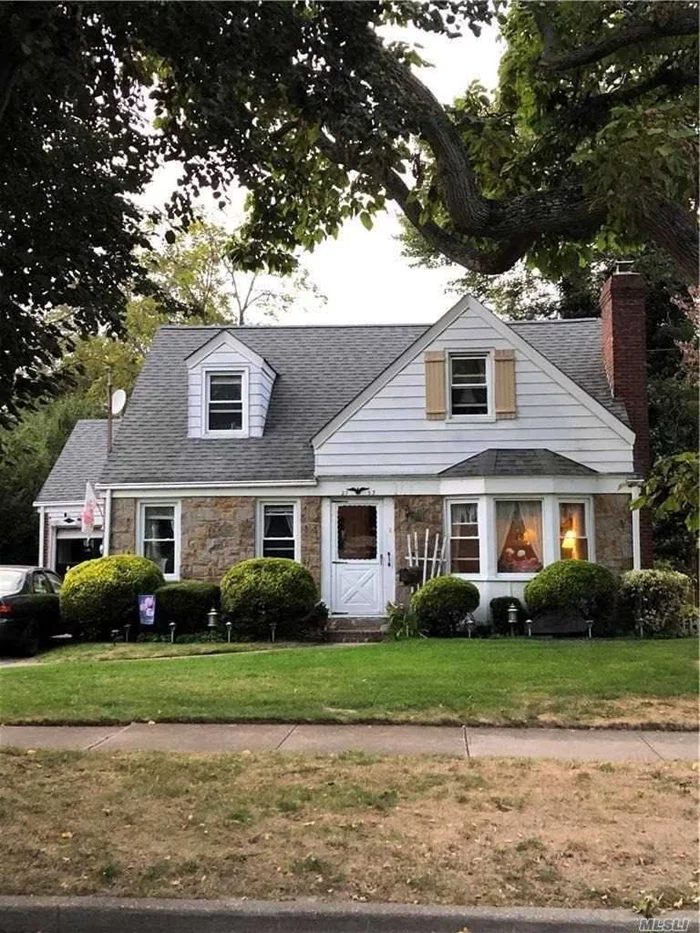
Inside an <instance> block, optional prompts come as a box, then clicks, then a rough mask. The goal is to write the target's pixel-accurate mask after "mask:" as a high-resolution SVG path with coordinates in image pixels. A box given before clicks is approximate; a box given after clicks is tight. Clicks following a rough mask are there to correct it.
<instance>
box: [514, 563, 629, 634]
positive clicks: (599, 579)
mask: <svg viewBox="0 0 700 933" xmlns="http://www.w3.org/2000/svg"><path fill="white" fill-rule="evenodd" d="M616 596H617V580H616V578H615V576H614V575H613V574H612V573H611V572H610V571H609V570H608V568H607V567H601V565H600V564H592V563H591V562H590V561H587V560H558V561H556V562H555V563H554V564H550V565H549V566H548V567H545V568H544V569H543V570H540V572H539V573H538V574H537V576H536V577H534V578H533V579H532V580H530V582H529V583H528V584H527V585H526V586H525V602H526V603H527V606H528V609H529V610H530V612H531V614H532V616H533V617H534V616H536V615H537V614H538V613H541V612H553V611H557V612H562V613H566V612H572V611H575V612H577V613H580V614H581V615H582V616H583V618H584V619H593V621H594V623H595V628H594V631H595V632H596V634H599V635H603V634H610V633H611V631H612V626H613V625H614V620H615V602H616Z"/></svg>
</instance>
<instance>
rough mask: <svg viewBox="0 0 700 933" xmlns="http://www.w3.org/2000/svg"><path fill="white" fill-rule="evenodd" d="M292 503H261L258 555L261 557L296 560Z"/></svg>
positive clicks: (295, 516) (296, 549)
mask: <svg viewBox="0 0 700 933" xmlns="http://www.w3.org/2000/svg"><path fill="white" fill-rule="evenodd" d="M296 512H297V510H296V507H295V505H294V503H293V502H282V503H277V502H263V503H262V504H261V506H260V523H261V534H260V554H261V555H262V556H263V557H287V558H289V559H290V560H296V558H297V553H298V540H297V515H296Z"/></svg>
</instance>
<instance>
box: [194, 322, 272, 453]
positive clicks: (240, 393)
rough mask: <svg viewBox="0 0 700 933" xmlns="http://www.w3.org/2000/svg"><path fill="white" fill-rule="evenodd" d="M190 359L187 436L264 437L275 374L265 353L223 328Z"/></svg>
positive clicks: (208, 438)
mask: <svg viewBox="0 0 700 933" xmlns="http://www.w3.org/2000/svg"><path fill="white" fill-rule="evenodd" d="M186 363H187V378H188V405H187V436H188V437H201V438H206V439H207V440H217V439H224V438H226V439H231V438H245V437H262V436H263V434H264V432H265V419H266V417H267V409H268V405H269V403H270V396H271V395H272V386H273V384H274V381H275V375H276V374H275V371H274V370H273V369H272V367H271V366H270V365H269V364H268V363H267V361H266V360H265V359H263V357H261V356H259V355H258V354H257V353H256V352H255V351H254V350H251V349H250V347H248V346H246V344H244V343H243V342H242V341H241V340H239V339H238V338H237V337H235V336H234V335H233V334H232V333H231V332H230V331H228V330H221V331H217V332H216V333H215V334H214V336H213V337H211V339H210V340H208V341H207V342H206V343H205V344H203V346H201V347H200V348H199V349H198V350H196V351H195V352H194V353H192V354H191V355H190V356H189V357H188V358H187V360H186Z"/></svg>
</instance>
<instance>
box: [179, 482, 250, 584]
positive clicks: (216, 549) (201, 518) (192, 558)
mask: <svg viewBox="0 0 700 933" xmlns="http://www.w3.org/2000/svg"><path fill="white" fill-rule="evenodd" d="M181 501H182V504H181V506H180V508H181V518H180V521H181V551H180V577H181V578H182V579H183V580H203V581H206V582H211V583H218V582H219V580H220V579H221V577H222V576H223V575H224V574H225V573H226V571H227V570H228V569H229V568H230V567H232V566H233V565H234V564H237V563H238V562H239V561H241V560H247V559H248V558H249V557H255V503H256V500H255V498H254V497H252V496H238V497H237V496H211V497H207V498H204V497H203V498H185V499H182V500H181Z"/></svg>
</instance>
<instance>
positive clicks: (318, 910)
mask: <svg viewBox="0 0 700 933" xmlns="http://www.w3.org/2000/svg"><path fill="white" fill-rule="evenodd" d="M652 923H653V921H645V920H644V918H641V917H639V915H637V914H633V913H632V911H631V910H629V911H628V910H567V909H562V908H558V909H557V908H538V907H457V906H453V907H438V906H431V905H429V904H425V905H413V904H358V903H356V902H352V903H347V902H346V903H343V902H342V901H341V902H338V903H335V904H328V903H322V902H319V901H308V900H307V901H276V902H275V901H240V900H233V899H230V900H219V901H192V900H175V899H173V900H164V899H162V898H141V899H133V900H132V899H128V898H116V897H115V898H112V897H0V931H1V933H28V931H37V930H41V933H95V931H98V930H99V931H100V933H144V931H148V933H194V931H196V933H466V931H470V933H638V931H639V930H684V931H687V933H698V919H697V916H696V914H695V913H694V912H690V911H687V912H680V911H674V912H673V913H671V914H665V915H664V916H663V917H657V918H656V923H657V924H658V925H652ZM666 924H668V925H666Z"/></svg>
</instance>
